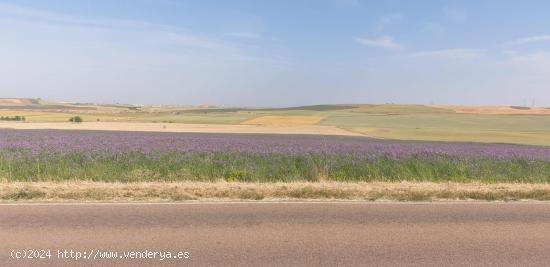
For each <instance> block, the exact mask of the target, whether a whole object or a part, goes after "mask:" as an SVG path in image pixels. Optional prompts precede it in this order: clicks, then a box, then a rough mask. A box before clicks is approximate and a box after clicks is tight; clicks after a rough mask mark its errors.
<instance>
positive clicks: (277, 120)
mask: <svg viewBox="0 0 550 267" xmlns="http://www.w3.org/2000/svg"><path fill="white" fill-rule="evenodd" d="M324 118H325V117H321V116H263V117H258V118H255V119H251V120H247V121H244V122H242V123H241V124H245V125H276V126H300V125H314V124H317V123H319V122H320V121H321V120H322V119H324Z"/></svg>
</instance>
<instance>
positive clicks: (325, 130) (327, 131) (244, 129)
mask: <svg viewBox="0 0 550 267" xmlns="http://www.w3.org/2000/svg"><path fill="white" fill-rule="evenodd" d="M0 128H4V129H53V130H96V131H138V132H172V133H256V134H314V135H345V136H362V134H360V133H353V132H350V131H346V130H343V129H340V128H338V127H335V126H320V125H303V126H278V125H225V124H180V123H147V122H84V123H70V122H51V123H50V122H44V123H38V122H37V123H28V122H0Z"/></svg>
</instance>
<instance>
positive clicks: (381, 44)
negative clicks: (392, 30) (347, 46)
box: [354, 36, 401, 49]
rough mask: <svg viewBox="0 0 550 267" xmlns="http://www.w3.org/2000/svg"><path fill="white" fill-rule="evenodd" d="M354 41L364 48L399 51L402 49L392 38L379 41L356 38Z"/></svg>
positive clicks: (378, 39) (387, 37) (384, 37)
mask: <svg viewBox="0 0 550 267" xmlns="http://www.w3.org/2000/svg"><path fill="white" fill-rule="evenodd" d="M354 40H355V41H356V42H358V43H360V44H362V45H364V46H369V47H376V48H383V49H398V48H400V47H401V46H400V45H399V44H398V43H396V42H395V41H394V40H393V38H392V37H390V36H383V37H381V38H377V39H369V38H355V39H354Z"/></svg>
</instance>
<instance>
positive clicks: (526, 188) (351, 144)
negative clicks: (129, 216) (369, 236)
mask: <svg viewBox="0 0 550 267" xmlns="http://www.w3.org/2000/svg"><path fill="white" fill-rule="evenodd" d="M5 102H6V103H4V104H2V103H1V102H0V115H1V116H4V117H5V118H15V117H17V116H19V117H25V120H24V121H12V120H6V121H0V184H1V186H0V200H8V201H11V200H34V199H36V200H51V199H61V200H62V199H73V200H97V201H102V200H114V201H117V200H133V199H142V200H151V199H159V200H168V201H174V200H175V201H178V200H189V199H197V200H201V199H217V198H228V199H235V198H237V199H279V198H283V199H284V198H295V199H296V198H298V199H300V198H306V199H312V198H313V199H320V198H328V199H333V198H335V199H357V200H379V199H389V200H437V199H443V200H450V199H479V200H515V199H537V200H548V199H550V193H549V192H550V190H549V189H548V186H547V185H548V183H549V182H550V115H548V114H547V112H548V109H542V108H537V109H530V108H524V107H452V106H426V105H394V104H384V105H370V104H369V105H316V106H304V107H291V108H222V107H177V106H171V107H166V106H158V107H156V106H133V105H94V104H67V103H55V102H43V101H31V100H25V101H23V100H22V101H16V100H14V99H10V100H9V101H7V100H6V101H5ZM75 116H80V117H82V118H83V120H84V122H82V123H71V122H69V121H68V120H69V118H73V117H75Z"/></svg>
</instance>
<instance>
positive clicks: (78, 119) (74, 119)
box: [69, 116, 84, 123]
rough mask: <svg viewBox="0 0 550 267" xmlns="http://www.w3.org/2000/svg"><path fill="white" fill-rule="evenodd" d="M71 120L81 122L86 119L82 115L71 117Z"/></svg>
mask: <svg viewBox="0 0 550 267" xmlns="http://www.w3.org/2000/svg"><path fill="white" fill-rule="evenodd" d="M69 121H70V122H75V123H81V122H83V121H84V120H82V117H80V116H74V117H71V118H69Z"/></svg>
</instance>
